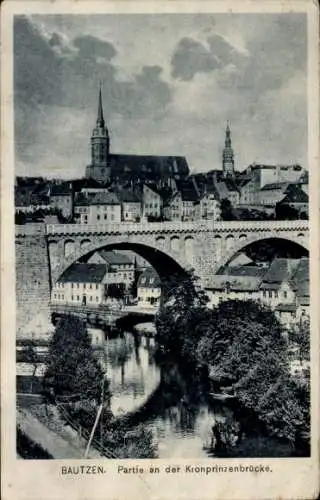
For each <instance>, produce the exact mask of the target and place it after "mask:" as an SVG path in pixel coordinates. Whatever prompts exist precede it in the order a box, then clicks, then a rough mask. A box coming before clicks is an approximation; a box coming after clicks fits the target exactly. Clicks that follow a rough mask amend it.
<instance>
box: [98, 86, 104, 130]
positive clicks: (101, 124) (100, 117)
mask: <svg viewBox="0 0 320 500" xmlns="http://www.w3.org/2000/svg"><path fill="white" fill-rule="evenodd" d="M97 127H101V128H104V118H103V108H102V96H101V83H100V88H99V100H98V116H97Z"/></svg>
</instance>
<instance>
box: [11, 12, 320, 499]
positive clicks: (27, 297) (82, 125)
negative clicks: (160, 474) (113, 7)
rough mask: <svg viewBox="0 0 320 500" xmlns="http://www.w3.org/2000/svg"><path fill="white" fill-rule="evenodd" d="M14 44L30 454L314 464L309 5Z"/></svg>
mask: <svg viewBox="0 0 320 500" xmlns="http://www.w3.org/2000/svg"><path fill="white" fill-rule="evenodd" d="M58 3H59V2H58ZM80 3H81V2H80ZM12 43H13V45H12V87H13V95H12V112H13V144H12V150H13V165H12V167H13V174H12V177H13V183H12V194H11V198H12V201H13V204H14V209H13V218H14V247H15V256H14V275H15V277H14V282H15V331H11V332H9V333H10V335H11V337H12V341H13V338H14V339H15V348H14V352H15V360H12V363H13V364H14V365H15V377H14V378H15V388H16V395H15V401H16V415H15V419H16V421H15V450H14V454H15V457H16V459H17V460H18V461H19V462H21V461H34V460H38V461H42V460H47V461H48V460H60V461H61V460H63V461H64V462H63V463H66V464H67V465H66V474H67V473H68V474H69V476H72V475H77V474H79V473H80V472H79V468H80V464H86V463H90V462H86V460H89V459H91V460H92V459H94V460H95V462H96V463H99V464H100V465H101V467H104V466H105V467H106V468H108V463H109V462H111V461H112V460H117V464H118V465H117V466H118V472H123V473H127V472H128V473H130V472H134V471H133V470H132V471H131V470H127V469H126V467H127V465H126V463H127V462H124V459H133V460H134V461H137V460H140V459H148V460H152V463H153V464H154V466H155V468H157V463H159V462H158V459H165V460H169V461H170V460H172V459H174V460H191V459H192V460H193V464H197V463H198V462H199V463H200V462H201V461H203V460H206V461H207V462H205V463H206V464H209V465H210V464H215V465H219V463H223V462H224V461H225V460H230V459H236V460H235V461H234V464H235V465H237V464H239V463H241V462H239V460H242V459H252V460H256V459H259V460H261V459H262V460H263V459H269V460H271V459H294V460H299V459H302V458H309V459H310V457H311V454H312V453H311V451H312V450H311V389H310V385H311V379H312V376H311V373H312V366H311V365H312V363H311V361H310V353H311V352H312V349H311V345H312V343H311V337H312V336H311V330H312V329H311V325H312V318H311V316H312V315H311V312H312V308H311V302H312V296H311V295H312V294H311V288H310V279H311V271H310V262H311V243H310V226H309V225H310V222H311V218H312V211H311V210H310V208H309V205H310V203H309V202H310V186H309V179H310V177H311V174H310V161H311V160H310V149H309V135H310V134H311V133H312V132H311V130H310V120H309V117H308V102H309V101H308V88H309V81H308V67H309V66H308V16H307V13H306V12H305V11H304V12H303V11H301V12H295V11H291V12H289V11H288V12H286V11H284V10H283V11H281V10H279V9H278V11H276V12H258V11H255V12H249V13H248V12H238V11H235V12H232V11H229V12H227V11H226V12H216V13H215V12H207V13H206V12H197V11H196V10H195V9H194V11H190V12H183V11H181V12H154V13H152V12H149V13H148V12H145V13H141V12H134V13H126V12H121V13H117V12H108V11H106V12H102V13H101V12H99V14H98V13H94V12H92V13H90V11H88V12H81V13H76V12H73V13H67V12H61V13H57V12H50V13H46V12H45V11H39V12H31V13H23V12H22V13H21V12H20V13H17V14H14V16H13V23H12ZM3 167H4V168H6V166H5V165H3ZM311 178H312V177H311ZM314 179H315V178H314ZM313 187H314V188H315V186H313ZM313 206H314V205H313ZM313 215H314V214H313ZM74 459H76V460H81V462H70V463H69V465H68V461H70V460H74ZM39 463H40V462H39ZM128 463H129V462H128ZM130 463H131V462H130ZM132 463H133V465H135V462H132ZM138 463H139V464H142V467H143V464H144V463H147V461H146V460H142V461H139V462H138ZM170 463H171V462H170ZM188 463H191V462H188ZM201 463H202V462H201ZM228 463H229V462H228ZM253 463H255V462H253ZM266 463H268V462H266ZM75 464H76V465H75ZM122 464H123V465H122ZM131 465H132V464H131ZM119 467H120V469H119ZM137 470H138V469H137ZM141 470H143V469H141ZM155 472H157V471H155ZM170 472H175V471H174V470H173V471H170ZM178 472H179V471H178ZM186 472H190V471H188V470H187V471H186ZM195 472H198V471H195ZM50 498H51V497H50ZM52 498H53V497H52ZM59 498H60V497H59ZM79 498H80V497H79ZM81 498H82V497H81ZM86 498H87V497H86ZM88 498H89V497H88ZM99 498H100V497H99ZM117 498H118V497H117ZM137 498H138V497H137ZM143 498H145V497H143ZM146 498H147V497H146ZM148 498H149V497H148ZM150 498H151V497H150ZM159 498H160V497H159ZM181 498H182V497H181ZM183 498H187V497H183ZM188 498H189V497H188ZM206 498H207V497H206Z"/></svg>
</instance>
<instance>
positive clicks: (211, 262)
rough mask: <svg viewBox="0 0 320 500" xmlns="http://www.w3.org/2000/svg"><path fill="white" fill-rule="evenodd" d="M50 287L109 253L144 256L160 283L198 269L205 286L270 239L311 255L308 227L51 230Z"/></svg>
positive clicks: (174, 225)
mask: <svg viewBox="0 0 320 500" xmlns="http://www.w3.org/2000/svg"><path fill="white" fill-rule="evenodd" d="M45 235H46V241H47V248H48V250H49V260H50V274H51V282H52V283H54V282H56V281H57V280H58V278H59V277H60V276H61V274H62V273H63V272H64V271H65V270H66V269H67V268H68V267H69V266H70V265H71V264H72V263H73V262H76V261H78V260H79V259H84V258H85V257H86V256H88V255H90V254H92V253H93V252H95V251H96V250H98V249H100V248H103V247H108V248H110V249H112V248H115V249H118V250H121V249H127V250H132V251H135V252H137V253H138V254H140V255H141V256H142V257H143V258H145V259H146V260H148V261H149V262H150V264H151V265H152V266H153V267H154V268H155V269H156V270H157V272H158V273H159V275H160V277H165V276H167V275H170V274H172V273H173V272H183V271H184V270H188V269H191V268H193V269H194V270H195V273H196V275H197V276H198V277H199V278H200V281H201V284H202V285H203V286H208V285H210V276H211V275H212V274H215V273H216V272H217V270H218V269H219V268H220V267H221V266H223V265H225V264H227V263H228V262H229V261H230V260H232V258H233V257H234V256H235V255H237V254H238V253H241V251H243V250H244V249H245V248H246V247H247V246H249V245H250V244H252V243H255V242H258V241H261V240H268V239H270V238H272V239H274V238H276V239H279V240H286V241H289V242H291V243H292V244H297V245H299V246H300V247H302V248H304V249H306V250H308V249H309V226H308V221H305V220H296V221H288V220H284V221H196V222H180V221H179V222H161V223H121V224H108V225H102V224H101V225H94V226H90V225H80V224H55V225H47V226H46V234H45Z"/></svg>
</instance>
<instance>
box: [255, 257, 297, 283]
mask: <svg viewBox="0 0 320 500" xmlns="http://www.w3.org/2000/svg"><path fill="white" fill-rule="evenodd" d="M298 264H299V259H286V258H283V257H280V258H275V259H274V260H273V261H272V262H271V265H270V267H269V269H268V271H267V272H266V274H265V275H264V277H263V284H262V287H264V284H269V285H270V284H281V283H282V282H283V281H285V280H289V279H290V277H291V275H292V273H293V272H294V271H295V269H296V268H297V266H298Z"/></svg>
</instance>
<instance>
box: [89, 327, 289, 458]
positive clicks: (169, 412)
mask: <svg viewBox="0 0 320 500" xmlns="http://www.w3.org/2000/svg"><path fill="white" fill-rule="evenodd" d="M91 334H93V335H94V336H95V338H96V339H98V338H100V339H102V336H101V332H100V331H98V330H93V331H91ZM96 351H97V355H98V357H99V360H100V362H101V364H102V366H103V367H104V369H105V371H106V374H107V378H108V380H109V383H110V390H111V394H112V397H111V410H112V412H113V413H114V415H115V416H117V417H121V416H124V415H126V416H128V414H129V420H128V421H129V422H130V425H131V426H133V427H134V426H135V425H137V424H140V423H143V424H144V425H145V426H146V427H147V428H148V429H151V430H152V434H153V437H154V443H155V445H156V447H157V456H158V457H159V458H195V459H198V458H208V457H209V456H214V455H215V453H214V452H213V451H212V448H211V447H210V445H211V442H212V427H213V426H219V428H220V429H223V430H226V435H228V439H229V441H228V442H229V446H228V452H227V453H226V454H225V455H224V456H228V457H232V456H251V457H253V456H265V457H268V456H292V455H294V454H295V453H294V451H293V450H292V449H291V448H290V447H288V445H287V444H285V443H280V442H279V441H276V440H274V439H271V438H270V437H269V436H266V435H264V434H263V433H262V432H261V430H260V429H258V430H257V428H256V427H255V425H253V424H251V421H249V420H248V419H247V421H243V419H241V418H239V416H238V413H237V412H235V411H234V410H233V409H232V408H230V406H227V405H224V404H221V403H216V402H213V401H212V400H211V398H210V394H209V391H208V389H206V388H204V387H203V386H202V387H200V386H199V384H198V383H193V381H192V379H189V380H188V377H186V376H185V375H182V374H181V370H180V369H179V368H178V367H177V366H176V365H174V364H171V365H169V364H167V363H166V364H163V363H160V362H159V361H156V357H155V355H154V354H155V343H154V340H153V339H152V338H148V337H146V336H144V335H138V336H137V335H133V334H132V333H130V332H125V333H123V335H121V336H118V337H116V338H109V339H107V340H104V337H103V340H102V341H101V342H100V345H99V347H96ZM127 418H128V417H127ZM248 422H249V423H250V425H248ZM243 428H244V429H245V432H243ZM216 456H218V455H217V454H216ZM219 456H221V455H219Z"/></svg>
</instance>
